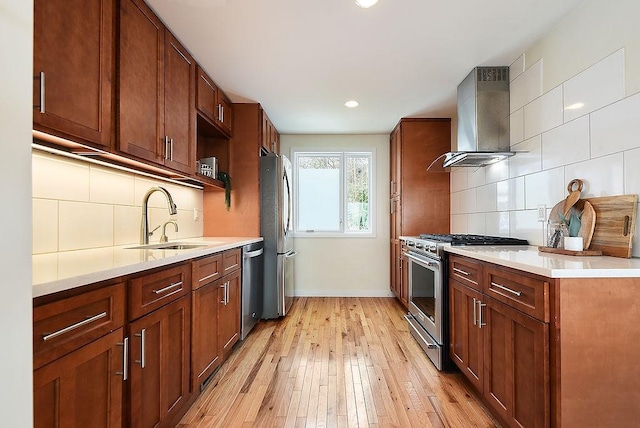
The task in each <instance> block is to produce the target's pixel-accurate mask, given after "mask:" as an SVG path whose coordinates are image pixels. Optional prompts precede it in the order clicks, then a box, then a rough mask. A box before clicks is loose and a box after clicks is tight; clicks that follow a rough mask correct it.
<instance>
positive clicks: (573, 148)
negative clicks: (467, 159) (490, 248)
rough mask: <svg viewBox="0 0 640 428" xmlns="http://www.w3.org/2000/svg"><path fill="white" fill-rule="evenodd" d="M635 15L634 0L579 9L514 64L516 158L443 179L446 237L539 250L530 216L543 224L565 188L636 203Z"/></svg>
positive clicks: (638, 250) (639, 175) (638, 40)
mask: <svg viewBox="0 0 640 428" xmlns="http://www.w3.org/2000/svg"><path fill="white" fill-rule="evenodd" d="M639 14H640V2H637V1H635V0H619V1H616V2H607V3H606V4H605V3H604V2H600V1H598V0H591V1H587V2H585V3H584V4H582V5H581V6H580V7H579V8H578V9H576V10H575V11H574V12H573V13H571V14H569V15H568V16H567V17H565V18H564V19H563V20H562V21H561V22H559V23H558V24H557V25H556V26H555V27H554V28H553V29H552V30H551V31H550V32H549V33H548V34H547V35H545V36H544V37H543V38H542V39H540V41H539V42H537V43H536V44H535V45H534V46H533V47H532V48H531V49H530V50H529V51H527V52H526V53H525V54H524V55H523V56H522V57H520V58H518V59H516V60H515V61H514V63H513V64H512V66H511V78H512V82H511V118H510V119H511V148H512V150H514V151H516V152H521V153H518V154H516V155H515V156H514V157H512V158H510V159H509V160H507V161H503V162H501V163H499V164H496V165H492V166H490V167H485V168H480V169H470V168H457V169H454V170H453V171H452V175H451V177H452V178H451V213H452V214H451V225H452V226H451V228H452V231H453V232H468V233H486V234H495V235H511V236H515V237H520V238H526V239H529V241H530V242H531V243H532V244H534V245H542V244H544V236H545V231H544V226H545V223H544V222H538V221H537V206H538V205H541V204H543V205H545V206H546V210H547V215H548V213H549V211H550V209H551V208H552V207H553V206H554V205H555V204H556V203H557V202H560V201H561V200H562V199H564V198H565V197H566V195H567V190H566V187H567V183H568V182H569V181H571V180H572V179H574V178H580V179H582V180H583V181H584V182H585V188H584V189H583V192H582V196H583V197H593V196H608V195H621V194H640V171H639V168H638V166H639V165H640V139H639V138H638V135H640V92H639V91H640V67H639V66H640V29H639V28H638V25H637V23H636V22H634V21H635V20H636V19H637V16H640V15H639ZM577 103H582V104H584V106H583V107H581V108H577V109H576V108H568V107H570V106H575V104H577ZM634 257H640V240H639V237H638V234H636V235H635V240H634Z"/></svg>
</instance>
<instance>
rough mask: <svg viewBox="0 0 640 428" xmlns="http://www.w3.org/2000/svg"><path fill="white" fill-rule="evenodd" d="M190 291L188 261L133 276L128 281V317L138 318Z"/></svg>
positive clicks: (189, 267)
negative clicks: (136, 276) (143, 274)
mask: <svg viewBox="0 0 640 428" xmlns="http://www.w3.org/2000/svg"><path fill="white" fill-rule="evenodd" d="M190 292H191V264H190V263H185V264H182V265H178V266H175V267H171V268H168V269H162V270H159V271H156V272H154V273H151V274H147V275H145V276H140V277H138V278H134V279H132V280H130V281H129V319H130V320H134V319H137V318H140V317H141V316H142V315H145V314H147V313H149V312H151V311H154V310H156V309H158V308H160V307H162V306H164V305H166V304H167V303H169V302H172V301H174V300H177V299H179V298H180V297H182V296H184V295H186V294H188V293H190Z"/></svg>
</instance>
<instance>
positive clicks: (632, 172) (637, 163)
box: [623, 148, 640, 213]
mask: <svg viewBox="0 0 640 428" xmlns="http://www.w3.org/2000/svg"><path fill="white" fill-rule="evenodd" d="M623 193H624V194H625V195H629V194H635V195H640V148H637V149H634V150H629V151H627V152H625V153H624V192H623ZM638 212H639V213H640V211H638Z"/></svg>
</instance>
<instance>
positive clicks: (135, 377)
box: [130, 297, 191, 428]
mask: <svg viewBox="0 0 640 428" xmlns="http://www.w3.org/2000/svg"><path fill="white" fill-rule="evenodd" d="M190 305H191V302H190V299H189V298H188V297H183V298H181V299H179V300H176V301H175V302H172V303H170V304H168V305H166V306H163V307H162V308H160V309H158V310H156V311H154V312H151V313H150V314H149V315H146V316H144V317H142V318H140V319H139V320H137V321H135V322H132V323H131V324H130V332H131V340H130V343H131V352H130V354H131V359H130V361H131V384H130V385H131V390H130V396H131V426H132V427H133V428H137V427H144V428H146V427H155V426H158V425H164V424H166V423H167V422H168V421H170V420H171V419H172V418H173V417H175V416H176V414H178V413H179V412H180V411H181V410H182V406H183V405H184V404H185V403H186V402H187V401H189V366H190V359H189V352H190V330H189V328H190Z"/></svg>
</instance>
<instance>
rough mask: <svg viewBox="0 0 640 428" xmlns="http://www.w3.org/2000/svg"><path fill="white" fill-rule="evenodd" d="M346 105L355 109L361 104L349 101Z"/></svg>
mask: <svg viewBox="0 0 640 428" xmlns="http://www.w3.org/2000/svg"><path fill="white" fill-rule="evenodd" d="M344 105H345V106H347V107H349V108H354V107H358V106H359V105H360V103H359V102H357V101H356V100H349V101H347V102H346V103H344Z"/></svg>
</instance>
